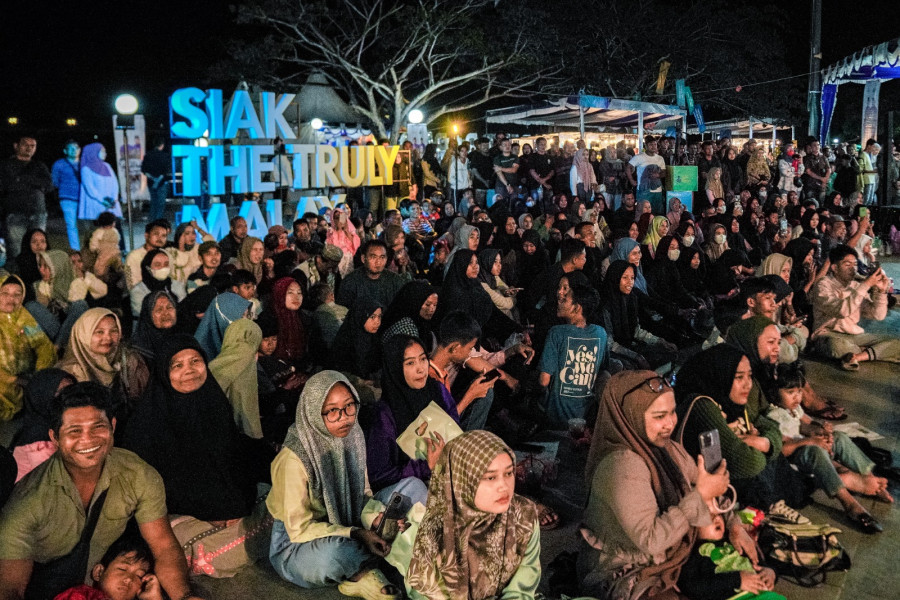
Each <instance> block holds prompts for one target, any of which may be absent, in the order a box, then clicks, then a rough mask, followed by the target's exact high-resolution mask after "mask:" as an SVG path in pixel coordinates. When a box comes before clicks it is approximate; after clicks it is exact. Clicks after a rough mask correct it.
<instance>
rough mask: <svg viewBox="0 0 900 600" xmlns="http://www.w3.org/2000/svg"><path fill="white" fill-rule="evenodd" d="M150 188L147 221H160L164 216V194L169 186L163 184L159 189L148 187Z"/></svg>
mask: <svg viewBox="0 0 900 600" xmlns="http://www.w3.org/2000/svg"><path fill="white" fill-rule="evenodd" d="M148 187H149V188H150V216H149V217H147V218H148V222H149V221H155V220H157V219H162V218H163V217H164V216H165V214H166V195H167V194H166V192H167V191H168V188H169V184H167V183H163V184H162V185H160V186H159V187H153V186H152V185H151V186H148Z"/></svg>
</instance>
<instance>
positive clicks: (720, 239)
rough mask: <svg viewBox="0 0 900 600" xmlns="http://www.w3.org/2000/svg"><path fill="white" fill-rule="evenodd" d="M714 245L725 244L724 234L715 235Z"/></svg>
mask: <svg viewBox="0 0 900 600" xmlns="http://www.w3.org/2000/svg"><path fill="white" fill-rule="evenodd" d="M716 243H717V244H724V243H725V234H724V233H717V234H716Z"/></svg>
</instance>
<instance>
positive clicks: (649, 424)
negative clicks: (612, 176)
mask: <svg viewBox="0 0 900 600" xmlns="http://www.w3.org/2000/svg"><path fill="white" fill-rule="evenodd" d="M676 423H677V418H676V416H675V395H674V394H673V393H672V389H671V388H670V387H669V385H668V383H667V382H666V380H665V379H663V378H662V377H660V376H659V375H657V374H656V373H655V372H653V371H625V372H622V373H618V374H616V375H613V376H612V378H611V379H610V380H609V382H608V383H607V384H606V387H605V388H604V390H603V396H602V397H601V399H600V412H599V413H598V415H597V426H596V428H595V430H594V436H593V440H592V441H591V449H590V453H589V455H588V460H587V471H586V475H587V481H588V483H589V487H590V492H589V497H588V503H587V507H586V508H585V511H584V516H583V518H582V522H583V525H582V529H581V534H582V537H583V540H584V541H583V543H582V544H581V547H582V548H581V550H582V551H581V552H580V553H579V557H578V578H579V580H580V581H581V587H582V592H583V593H584V594H587V595H591V596H596V597H598V598H609V599H613V600H625V599H627V600H637V599H638V598H641V599H643V598H654V597H659V598H675V597H676V595H675V592H676V591H677V581H678V576H679V574H680V572H681V567H682V566H683V565H684V563H685V562H686V561H687V559H688V557H689V555H690V553H691V551H692V549H693V546H694V542H695V540H696V539H697V535H698V533H697V528H698V527H704V526H707V525H710V524H711V523H712V519H711V515H710V511H709V507H708V504H709V503H710V502H711V501H712V500H714V499H715V498H717V497H719V496H721V495H722V494H724V493H725V491H726V490H727V489H728V472H727V471H726V465H725V464H724V463H723V464H721V465H720V466H719V468H718V469H717V470H716V471H715V473H708V472H707V471H706V469H705V468H704V466H703V463H702V459H700V460H699V461H698V464H695V463H694V461H693V460H692V459H691V457H690V456H689V455H688V453H687V452H685V449H684V447H682V446H681V444H678V443H676V442H674V441H673V440H672V439H671V435H672V432H673V431H674V429H675V425H676ZM731 525H733V524H731ZM729 532H730V534H731V535H730V538H731V542H732V544H733V545H734V547H735V548H737V549H738V550H739V551H740V552H742V553H745V552H748V551H750V550H749V549H750V548H753V546H754V544H753V542H752V540H750V538H749V536H747V534H746V532H744V531H743V529H741V528H740V527H739V526H735V527H729ZM753 555H754V556H755V552H754V553H753Z"/></svg>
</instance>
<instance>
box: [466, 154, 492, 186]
mask: <svg viewBox="0 0 900 600" xmlns="http://www.w3.org/2000/svg"><path fill="white" fill-rule="evenodd" d="M469 161H470V162H471V167H470V168H471V169H472V170H473V171H477V172H478V174H479V175H481V176H482V177H483V178H484V180H485V181H487V182H488V183H490V181H491V178H492V177H493V176H494V160H493V159H492V158H491V157H490V156H489V155H487V154H482V153H481V152H478V151H477V150H476V151H475V152H473V153H471V154H470V155H469ZM472 187H473V188H475V189H476V190H486V189H487V185H485V184H484V183H483V182H482V181H481V180H480V179H479V178H477V177H473V178H472Z"/></svg>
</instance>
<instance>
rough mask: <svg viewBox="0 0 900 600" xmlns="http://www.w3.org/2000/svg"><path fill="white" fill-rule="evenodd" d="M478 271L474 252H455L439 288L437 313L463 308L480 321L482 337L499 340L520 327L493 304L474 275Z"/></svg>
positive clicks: (477, 273) (507, 336) (479, 268)
mask: <svg viewBox="0 0 900 600" xmlns="http://www.w3.org/2000/svg"><path fill="white" fill-rule="evenodd" d="M480 271H481V267H480V265H479V264H478V256H477V255H476V254H475V253H474V252H472V251H471V250H460V251H459V252H457V253H456V257H455V258H454V259H453V264H452V265H450V270H449V271H448V272H447V277H446V278H445V279H444V286H443V287H442V288H441V296H442V298H443V300H442V302H441V307H442V309H441V315H444V314H446V313H447V312H449V311H450V310H462V311H464V312H467V313H468V314H470V315H472V317H474V318H475V320H476V321H478V324H479V325H481V328H482V337H483V339H484V340H489V339H490V340H495V341H497V342H502V341H503V340H506V339H507V338H509V336H510V335H511V334H513V333H515V332H518V331H521V330H522V328H521V327H520V326H519V325H518V323H516V322H515V321H514V320H512V319H511V318H509V317H508V316H506V315H505V314H504V313H503V312H501V311H500V310H499V309H498V308H496V307H495V306H494V302H493V301H492V300H491V297H490V295H488V293H487V292H486V291H485V289H484V287H482V285H481V281H480V280H479V278H478V275H479V273H480Z"/></svg>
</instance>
